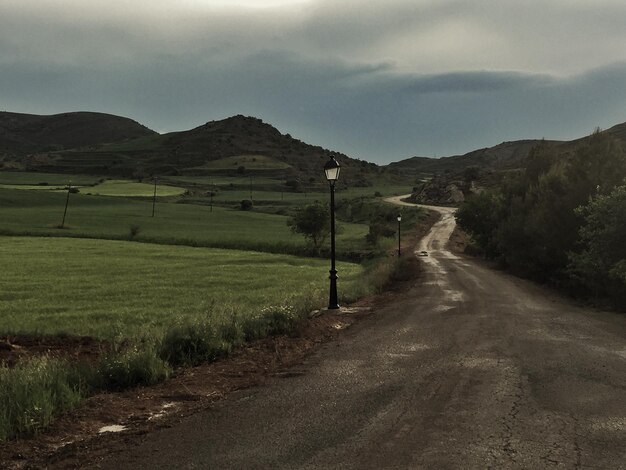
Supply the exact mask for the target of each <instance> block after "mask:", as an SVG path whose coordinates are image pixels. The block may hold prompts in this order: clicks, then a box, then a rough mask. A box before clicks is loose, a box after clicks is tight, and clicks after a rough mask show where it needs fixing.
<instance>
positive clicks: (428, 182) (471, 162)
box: [389, 123, 626, 205]
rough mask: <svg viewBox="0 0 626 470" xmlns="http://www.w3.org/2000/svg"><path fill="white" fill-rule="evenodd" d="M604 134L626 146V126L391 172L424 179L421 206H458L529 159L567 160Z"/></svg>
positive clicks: (425, 161)
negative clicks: (570, 138)
mask: <svg viewBox="0 0 626 470" xmlns="http://www.w3.org/2000/svg"><path fill="white" fill-rule="evenodd" d="M596 134H600V135H605V136H608V137H611V138H613V139H616V140H617V141H619V142H622V143H626V123H623V124H618V125H616V126H613V127H611V128H610V129H607V130H605V131H601V130H599V129H598V130H596V131H594V133H593V134H591V135H588V136H585V137H582V138H579V139H575V140H572V141H557V140H518V141H513V142H503V143H501V144H499V145H496V146H494V147H488V148H484V149H480V150H475V151H473V152H469V153H466V154H465V155H456V156H452V157H444V158H438V159H434V158H423V157H413V158H409V159H406V160H402V161H400V162H396V163H392V164H390V165H389V169H390V170H391V171H393V172H398V173H402V174H406V175H413V176H414V177H416V178H418V179H421V180H420V181H418V184H417V186H415V188H414V191H413V195H412V197H411V199H412V200H413V201H416V202H421V203H431V204H442V205H446V204H448V205H450V204H453V205H454V204H458V203H460V202H462V201H463V200H464V199H465V197H466V196H467V195H468V194H470V193H472V192H476V191H480V190H481V189H482V188H485V187H491V186H494V185H497V184H498V183H499V182H500V181H501V180H502V178H503V177H504V176H505V175H506V174H507V173H508V172H510V171H516V170H519V169H521V168H525V167H527V166H528V164H529V156H531V155H539V154H549V155H550V158H551V159H552V161H555V160H561V159H562V160H567V159H569V158H571V157H572V155H574V154H575V153H576V152H577V151H578V150H579V149H580V148H582V147H584V146H588V145H589V143H590V141H591V139H592V138H593V137H594V135H596Z"/></svg>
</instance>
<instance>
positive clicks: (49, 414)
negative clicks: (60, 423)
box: [0, 357, 88, 441]
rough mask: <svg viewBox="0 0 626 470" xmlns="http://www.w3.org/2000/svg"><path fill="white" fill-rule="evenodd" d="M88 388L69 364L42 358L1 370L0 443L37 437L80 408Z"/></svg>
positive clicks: (4, 367) (1, 367) (3, 367)
mask: <svg viewBox="0 0 626 470" xmlns="http://www.w3.org/2000/svg"><path fill="white" fill-rule="evenodd" d="M87 389H88V385H87V384H86V383H85V382H84V380H83V379H82V378H81V377H80V375H79V374H77V373H76V370H75V369H72V368H71V367H69V365H68V364H67V362H66V361H62V360H58V359H51V358H48V357H40V358H36V359H33V360H31V361H28V362H25V363H20V364H18V365H17V366H16V367H14V368H9V367H7V366H4V365H2V366H0V403H2V407H0V441H4V440H6V439H8V438H11V437H13V436H15V435H30V434H36V433H37V432H39V431H40V430H42V429H43V428H45V427H46V426H48V425H49V424H50V423H51V422H52V420H53V419H54V417H55V416H56V415H58V414H59V413H60V412H62V411H64V410H67V409H70V408H72V407H74V406H76V405H77V404H78V403H79V402H80V400H81V399H82V398H83V397H84V395H85V394H86V391H87Z"/></svg>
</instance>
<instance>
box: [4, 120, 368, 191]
mask: <svg viewBox="0 0 626 470" xmlns="http://www.w3.org/2000/svg"><path fill="white" fill-rule="evenodd" d="M331 153H332V154H333V155H337V156H338V157H339V159H340V161H341V164H342V166H344V167H346V168H351V169H352V171H350V172H349V174H350V175H351V176H350V179H351V181H345V183H348V184H353V185H365V184H367V180H368V179H371V178H372V177H373V176H374V175H376V174H378V172H379V171H380V167H378V165H376V164H374V163H368V162H366V161H362V160H359V159H354V158H350V157H348V156H347V155H344V154H342V153H339V152H331V151H330V150H327V149H324V148H322V147H320V146H314V145H309V144H307V143H305V142H302V141H300V140H298V139H295V138H293V137H291V136H290V135H289V134H282V133H281V132H280V131H278V130H277V129H276V128H275V127H273V126H271V125H270V124H267V123H264V122H263V121H261V120H260V119H257V118H254V117H248V116H243V115H237V116H232V117H229V118H226V119H223V120H218V121H210V122H207V123H205V124H203V125H201V126H198V127H196V128H194V129H190V130H186V131H180V132H170V133H167V134H158V133H157V132H154V131H152V130H150V129H148V128H147V127H145V126H142V125H141V124H139V123H137V122H135V121H132V120H131V119H127V118H123V117H119V116H112V115H107V114H101V113H83V112H80V113H63V114H57V115H54V116H37V115H25V114H17V113H6V112H5V113H0V168H2V167H4V168H5V169H24V170H30V171H48V172H59V173H82V174H99V175H117V176H124V177H137V178H142V177H146V176H151V175H179V174H188V175H202V174H214V173H216V172H218V173H219V172H222V173H237V174H244V173H245V174H248V173H249V172H250V171H252V172H261V173H265V174H269V173H272V175H273V176H280V177H285V178H294V179H298V180H301V181H304V180H308V179H311V178H315V179H317V178H319V176H320V175H322V176H323V173H322V172H321V168H322V167H323V165H324V163H325V162H326V160H328V158H329V155H330V154H331Z"/></svg>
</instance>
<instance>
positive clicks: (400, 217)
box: [398, 215, 402, 258]
mask: <svg viewBox="0 0 626 470" xmlns="http://www.w3.org/2000/svg"><path fill="white" fill-rule="evenodd" d="M400 222H402V216H401V215H399V216H398V258H399V257H400Z"/></svg>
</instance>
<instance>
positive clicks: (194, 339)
mask: <svg viewBox="0 0 626 470" xmlns="http://www.w3.org/2000/svg"><path fill="white" fill-rule="evenodd" d="M233 331H234V329H231V330H228V329H226V330H222V333H227V334H225V335H224V336H226V337H228V336H231V341H232V335H233ZM220 336H221V335H220V334H219V332H218V331H217V329H216V328H215V327H213V325H211V324H210V323H209V322H190V323H184V324H180V325H177V326H174V327H172V328H170V329H169V330H168V331H167V333H166V334H165V336H164V337H163V340H162V342H161V347H160V350H159V356H160V357H161V359H163V360H165V361H167V362H169V363H170V364H172V365H173V366H181V365H192V366H195V365H198V364H201V363H203V362H212V361H214V360H215V359H217V358H218V357H220V356H223V355H225V354H227V353H228V352H230V350H231V347H232V343H229V342H228V341H225V340H224V339H223V338H221V337H220Z"/></svg>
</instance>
